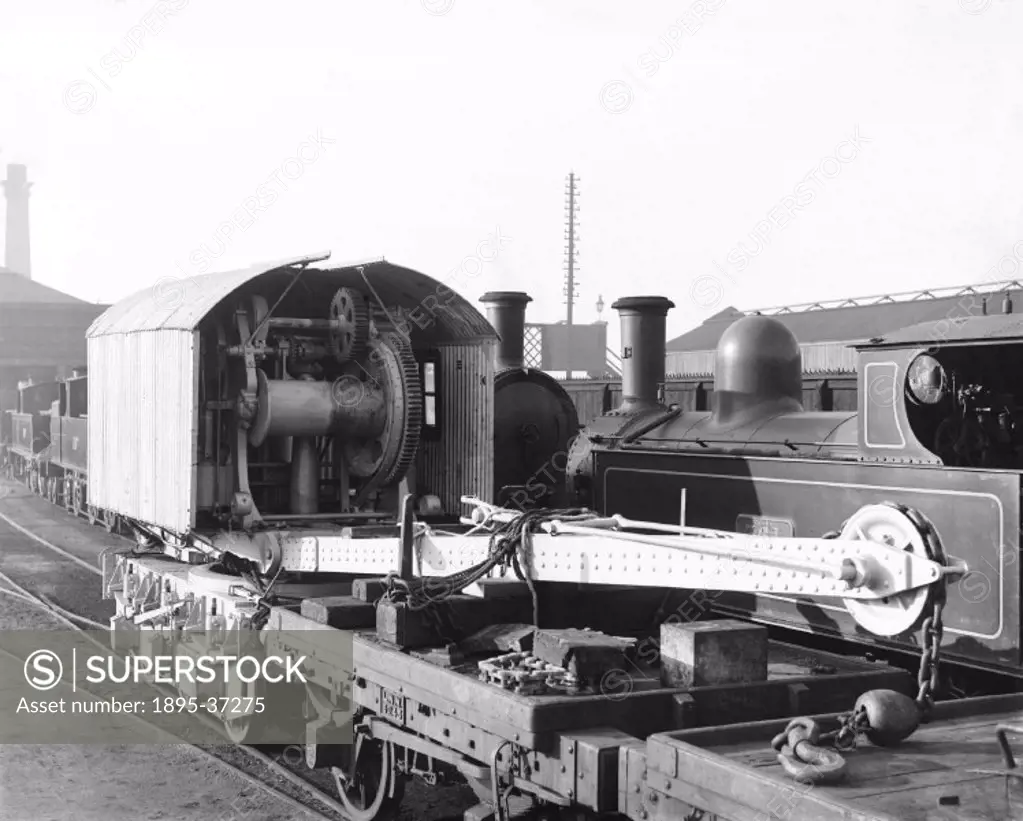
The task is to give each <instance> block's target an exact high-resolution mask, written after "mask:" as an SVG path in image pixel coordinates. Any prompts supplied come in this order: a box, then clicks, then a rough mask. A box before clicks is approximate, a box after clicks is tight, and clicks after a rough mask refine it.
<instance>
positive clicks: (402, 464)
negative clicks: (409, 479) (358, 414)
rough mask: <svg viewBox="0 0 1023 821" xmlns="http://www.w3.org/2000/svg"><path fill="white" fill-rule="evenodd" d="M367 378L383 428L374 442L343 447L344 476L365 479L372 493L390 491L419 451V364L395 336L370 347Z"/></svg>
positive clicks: (361, 441) (373, 342)
mask: <svg viewBox="0 0 1023 821" xmlns="http://www.w3.org/2000/svg"><path fill="white" fill-rule="evenodd" d="M369 351H370V356H369V357H368V359H369V367H368V371H367V372H368V377H367V378H368V379H371V380H372V381H373V382H375V383H376V385H375V386H374V387H376V388H377V389H379V390H382V391H383V394H384V408H385V409H386V412H387V424H386V426H385V427H384V431H383V433H381V434H380V436H378V437H375V438H373V439H353V440H349V441H348V442H346V443H345V445H344V456H345V461H346V462H347V464H348V469H349V471H350V472H351V473H352V474H353V475H355V476H358V477H360V478H365V479H370V483H371V484H372V485H373V487H374V488H385V487H391V486H393V485H395V484H397V483H398V482H400V481H401V480H402V478H404V476H405V474H406V473H407V472H408V469H409V468H410V467H411V466H412V461H413V460H414V459H415V457H416V452H417V450H418V449H419V439H420V435H421V433H422V424H423V389H422V385H421V383H420V379H419V364H418V363H417V362H416V359H415V357H414V356H413V355H412V351H411V350H410V349H409V347H408V344H407V343H406V342H405V340H404V339H402V338H401V336H400V335H399V334H397V333H395V332H391V333H388V334H386V335H385V336H383V337H381V338H377V339H372V340H370V342H369Z"/></svg>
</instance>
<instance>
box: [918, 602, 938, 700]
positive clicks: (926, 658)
mask: <svg viewBox="0 0 1023 821" xmlns="http://www.w3.org/2000/svg"><path fill="white" fill-rule="evenodd" d="M944 598H945V597H944V596H943V595H942V596H938V597H936V598H935V601H934V609H933V612H932V615H930V616H929V617H928V618H927V619H925V620H924V623H923V627H922V628H921V631H920V632H921V634H922V641H921V644H922V645H923V653H921V655H920V671H919V673H917V677H916V681H917V685H918V686H919V690H918V691H917V696H916V705H917V707H919V708H920V712H921V714H922V715H923V716H924V717H926V716H927V715H928V714H929V713H930V712H931V709H932V708H933V707H934V693H935V692H936V691H937V689H938V663H939V660H940V655H941V637H942V635H943V633H944V630H945V626H944V624H942V621H941V614H942V610H943V609H944V607H945V602H944Z"/></svg>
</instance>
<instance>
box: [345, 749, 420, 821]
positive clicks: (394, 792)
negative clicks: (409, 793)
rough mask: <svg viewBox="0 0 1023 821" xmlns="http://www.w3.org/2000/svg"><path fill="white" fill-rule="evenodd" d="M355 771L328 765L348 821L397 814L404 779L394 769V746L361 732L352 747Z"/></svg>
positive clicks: (387, 820) (388, 819) (386, 819)
mask: <svg viewBox="0 0 1023 821" xmlns="http://www.w3.org/2000/svg"><path fill="white" fill-rule="evenodd" d="M354 757H355V774H354V776H350V775H349V773H347V772H344V771H343V770H341V769H340V768H338V767H331V772H332V773H333V775H334V782H335V784H337V791H338V795H339V796H340V797H341V804H342V805H343V806H344V808H345V811H346V813H347V815H348V817H349V818H350V819H351V821H392V819H394V818H397V816H398V810H399V807H400V806H401V799H402V797H403V796H404V794H405V781H404V779H402V778H398V777H397V774H396V772H395V760H394V746H393V745H391V744H389V743H385V742H381V741H376V740H373V739H370V738H367V737H366V736H360V738H359V740H358V741H357V742H356V747H355V756H354Z"/></svg>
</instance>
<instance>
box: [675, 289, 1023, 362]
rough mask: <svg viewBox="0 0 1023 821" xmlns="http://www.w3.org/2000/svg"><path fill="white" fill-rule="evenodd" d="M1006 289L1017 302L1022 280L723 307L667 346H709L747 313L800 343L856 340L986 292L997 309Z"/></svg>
mask: <svg viewBox="0 0 1023 821" xmlns="http://www.w3.org/2000/svg"><path fill="white" fill-rule="evenodd" d="M1006 291H1008V292H1009V293H1010V294H1011V296H1012V300H1013V302H1014V303H1015V304H1016V305H1023V283H1021V282H1020V281H1017V280H1010V281H1006V282H993V283H984V284H981V285H974V286H958V287H956V288H942V289H932V290H930V291H913V292H905V293H897V294H887V295H882V296H873V297H863V298H858V299H846V300H835V301H832V302H816V303H806V304H803V305H791V306H784V307H779V308H765V309H761V310H760V311H740V310H738V309H736V308H733V307H728V308H725V309H724V310H723V311H719V312H718V313H716V314H714V316H712V317H710V318H709V319H707V320H706V321H705V322H704V323H703V324H702V325H699V326H697V327H696V328H694V329H693V330H691V331H688V332H687V333H684V334H682V335H681V336H678V337H676V338H675V339H672V340H671V341H670V342H668V345H667V350H668V352H672V351H680V352H684V351H712V350H714V349H716V348H717V344H718V341H719V340H720V339H721V335H722V334H723V333H724V332H725V330H726V329H727V328H728V326H729V325H731V324H732V323H733V322H735V321H736V320H737V319H741V318H742V317H743V316H747V315H749V314H755V313H761V314H763V315H765V316H771V317H773V318H775V319H777V320H779V321H780V322H782V323H784V324H785V325H786V327H788V329H789V330H790V331H792V333H793V334H794V335H795V337H796V339H797V340H799V342H800V344H803V345H806V344H812V343H817V342H850V343H851V342H858V341H861V340H867V339H871V338H874V337H880V336H884V335H885V334H890V333H892V332H893V331H896V330H898V329H900V328H908V327H909V326H914V325H919V324H920V323H926V322H932V321H935V322H936V321H938V320H942V319H945V318H947V317H954V316H965V315H970V314H977V315H979V314H980V313H981V309H980V303H981V300H982V299H983V298H984V297H985V296H986V297H987V299H988V310H989V311H990V312H991V313H995V312H999V311H1000V310H1001V307H1000V306H1001V300H1002V296H1003V295H1004V294H1005V293H1006Z"/></svg>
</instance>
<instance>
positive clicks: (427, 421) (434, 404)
mask: <svg viewBox="0 0 1023 821" xmlns="http://www.w3.org/2000/svg"><path fill="white" fill-rule="evenodd" d="M438 360H439V357H437V356H436V355H428V356H427V357H426V358H424V359H423V361H422V362H420V363H419V380H420V384H422V386H423V437H424V438H426V439H438V438H440V406H439V398H438V388H439V384H438V383H439V376H440V374H439V373H438V370H439V364H440V363H439V361H438Z"/></svg>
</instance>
